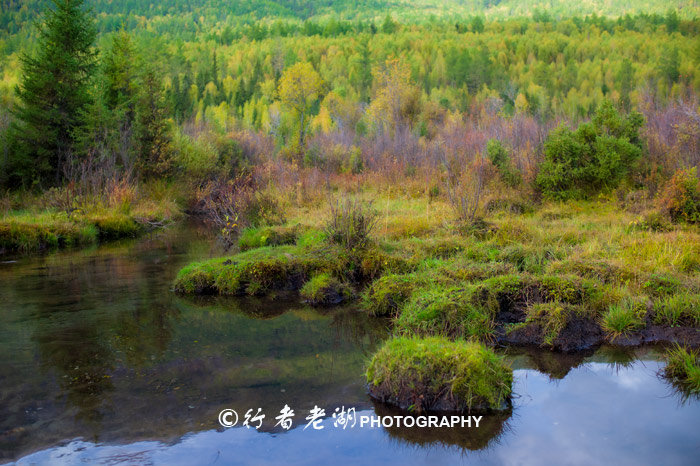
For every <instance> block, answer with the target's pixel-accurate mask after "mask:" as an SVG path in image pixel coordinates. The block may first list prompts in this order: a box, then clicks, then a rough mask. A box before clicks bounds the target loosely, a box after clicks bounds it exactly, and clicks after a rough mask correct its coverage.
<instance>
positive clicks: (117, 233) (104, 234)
mask: <svg viewBox="0 0 700 466" xmlns="http://www.w3.org/2000/svg"><path fill="white" fill-rule="evenodd" d="M89 221H90V223H92V224H93V225H95V226H96V227H97V230H98V232H99V237H100V239H105V240H115V239H120V238H135V237H137V236H139V235H140V234H141V233H143V231H144V230H145V228H144V226H143V225H142V224H140V223H138V222H136V221H135V220H134V219H133V218H132V217H130V216H128V215H123V214H109V215H98V216H93V217H90V219H89Z"/></svg>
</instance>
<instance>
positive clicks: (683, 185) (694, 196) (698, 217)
mask: <svg viewBox="0 0 700 466" xmlns="http://www.w3.org/2000/svg"><path fill="white" fill-rule="evenodd" d="M659 203H660V205H661V208H662V209H664V210H665V211H666V212H668V215H669V216H670V217H671V219H672V220H673V221H675V222H688V223H700V179H698V172H697V167H693V168H688V169H685V170H679V171H677V172H676V174H675V175H673V178H671V180H670V181H669V182H668V184H667V185H666V189H665V190H664V192H663V194H662V196H661V198H660V199H659Z"/></svg>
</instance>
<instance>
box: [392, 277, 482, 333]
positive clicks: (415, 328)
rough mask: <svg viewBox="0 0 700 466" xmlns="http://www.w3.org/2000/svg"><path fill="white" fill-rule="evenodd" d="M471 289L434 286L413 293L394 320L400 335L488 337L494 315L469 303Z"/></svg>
mask: <svg viewBox="0 0 700 466" xmlns="http://www.w3.org/2000/svg"><path fill="white" fill-rule="evenodd" d="M471 293H472V289H471V288H467V289H464V288H456V287H443V286H439V287H433V288H430V289H427V290H419V291H416V292H415V293H414V294H413V296H412V297H411V299H410V300H409V301H408V302H407V304H406V305H405V306H404V307H403V309H402V310H401V312H400V314H399V315H398V317H397V318H396V319H395V324H396V329H397V331H399V332H401V333H403V334H407V335H410V334H417V335H446V336H452V337H455V336H460V337H466V338H480V339H485V338H488V337H489V336H490V335H491V333H492V332H493V326H494V324H493V320H494V317H495V314H494V312H493V311H492V310H489V309H488V308H484V307H480V306H477V305H475V304H473V303H472V302H471Z"/></svg>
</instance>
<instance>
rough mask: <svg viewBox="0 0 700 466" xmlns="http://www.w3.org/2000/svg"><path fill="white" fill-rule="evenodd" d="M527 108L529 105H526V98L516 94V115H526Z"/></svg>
mask: <svg viewBox="0 0 700 466" xmlns="http://www.w3.org/2000/svg"><path fill="white" fill-rule="evenodd" d="M529 107H530V104H528V102H527V98H526V97H525V96H524V95H523V94H522V93H518V96H517V97H516V98H515V111H516V113H527V110H528V108H529Z"/></svg>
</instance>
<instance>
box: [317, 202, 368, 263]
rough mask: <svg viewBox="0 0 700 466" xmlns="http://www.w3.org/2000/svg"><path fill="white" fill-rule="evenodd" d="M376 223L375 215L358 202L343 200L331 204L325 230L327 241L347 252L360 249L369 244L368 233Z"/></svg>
mask: <svg viewBox="0 0 700 466" xmlns="http://www.w3.org/2000/svg"><path fill="white" fill-rule="evenodd" d="M376 223H377V213H376V212H375V211H374V210H373V209H372V208H371V206H365V205H363V204H362V203H361V202H360V201H358V200H356V199H355V200H350V199H347V198H346V199H345V200H343V201H339V202H337V203H335V204H331V215H330V219H329V220H328V222H327V224H326V228H325V233H326V237H327V238H328V240H329V241H330V242H331V243H333V244H337V245H339V246H342V247H343V248H345V249H346V250H348V251H351V250H355V249H362V248H365V247H367V246H368V245H369V243H370V233H371V232H372V230H373V229H374V226H375V225H376Z"/></svg>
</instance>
